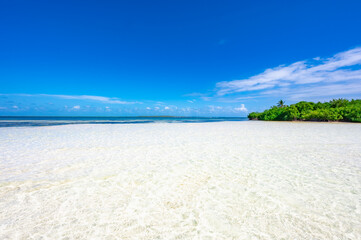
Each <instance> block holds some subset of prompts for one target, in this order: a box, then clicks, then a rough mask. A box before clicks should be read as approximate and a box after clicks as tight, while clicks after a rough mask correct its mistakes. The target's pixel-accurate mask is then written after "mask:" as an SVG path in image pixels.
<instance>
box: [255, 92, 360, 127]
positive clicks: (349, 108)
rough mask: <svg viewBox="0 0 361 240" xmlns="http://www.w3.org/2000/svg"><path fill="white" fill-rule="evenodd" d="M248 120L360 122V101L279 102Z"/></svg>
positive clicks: (341, 99)
mask: <svg viewBox="0 0 361 240" xmlns="http://www.w3.org/2000/svg"><path fill="white" fill-rule="evenodd" d="M248 118H249V119H250V120H265V121H342V122H361V99H352V100H351V101H349V100H347V99H343V98H340V99H333V100H331V101H329V102H323V103H321V102H317V103H314V102H306V101H301V102H298V103H296V104H291V105H289V106H288V105H285V102H284V101H283V100H280V101H279V102H278V104H277V106H272V107H271V108H270V109H267V110H265V111H263V112H252V113H250V114H248Z"/></svg>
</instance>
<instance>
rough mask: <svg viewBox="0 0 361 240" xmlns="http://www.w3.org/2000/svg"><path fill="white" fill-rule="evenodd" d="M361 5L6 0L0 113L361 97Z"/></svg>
mask: <svg viewBox="0 0 361 240" xmlns="http://www.w3.org/2000/svg"><path fill="white" fill-rule="evenodd" d="M360 9H361V1H347V0H346V1H332V0H327V1H321V0H319V1H307V0H303V1H157V0H155V1H138V0H129V1H89V0H87V1H66V0H62V1H37V0H35V1H18V0H3V1H1V2H0V36H1V37H0V115H56V116H58V115H67V116H69V115H73V116H79V115H83V116H93V115H94V116H134V115H181V116H246V115H247V112H250V111H261V110H263V109H265V108H268V107H270V106H271V105H274V104H275V103H276V102H277V101H278V100H280V99H283V100H285V101H286V103H287V104H291V103H294V102H297V101H300V100H310V101H327V100H329V99H332V98H339V97H344V98H361V70H360V69H361V68H360V66H361V48H360V47H361V27H360V26H361V14H360Z"/></svg>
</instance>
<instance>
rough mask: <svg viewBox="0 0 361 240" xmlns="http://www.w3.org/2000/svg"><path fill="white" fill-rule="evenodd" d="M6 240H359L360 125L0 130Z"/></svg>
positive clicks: (0, 230) (1, 218) (0, 233)
mask: <svg viewBox="0 0 361 240" xmlns="http://www.w3.org/2000/svg"><path fill="white" fill-rule="evenodd" d="M0 239H361V125H360V124H346V123H301V122H296V123H292V122H260V121H248V122H218V123H154V124H129V125H66V126H51V127H16V128H1V129H0Z"/></svg>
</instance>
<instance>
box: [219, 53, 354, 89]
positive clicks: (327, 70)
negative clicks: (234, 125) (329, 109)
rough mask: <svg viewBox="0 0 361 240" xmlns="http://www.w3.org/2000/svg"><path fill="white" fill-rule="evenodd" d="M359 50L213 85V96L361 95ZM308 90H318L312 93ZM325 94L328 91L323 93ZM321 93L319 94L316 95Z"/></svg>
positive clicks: (300, 62) (280, 67)
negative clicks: (239, 94)
mask: <svg viewBox="0 0 361 240" xmlns="http://www.w3.org/2000/svg"><path fill="white" fill-rule="evenodd" d="M360 65H361V47H359V48H354V49H351V50H349V51H345V52H341V53H338V54H335V55H334V56H333V57H331V58H328V59H321V58H319V57H317V58H314V59H313V60H311V61H299V62H295V63H292V64H290V65H281V66H278V67H275V68H270V69H267V70H265V71H264V72H263V73H261V74H258V75H255V76H252V77H250V78H247V79H241V80H234V81H228V82H219V83H217V95H218V96H224V95H228V94H233V93H241V92H248V93H249V92H251V93H252V92H253V93H260V94H263V93H264V94H269V93H271V92H272V91H273V90H275V92H277V93H279V94H282V93H285V94H287V93H289V94H290V93H292V94H299V95H300V96H301V95H303V96H310V95H313V96H321V95H327V96H331V95H332V94H335V92H338V93H340V94H353V93H361V88H360V87H359V85H360V84H359V82H360V81H361V69H360ZM351 86H354V87H358V89H354V88H353V87H351ZM312 89H318V91H313V90H312ZM327 90H331V91H329V92H327ZM320 91H323V92H320Z"/></svg>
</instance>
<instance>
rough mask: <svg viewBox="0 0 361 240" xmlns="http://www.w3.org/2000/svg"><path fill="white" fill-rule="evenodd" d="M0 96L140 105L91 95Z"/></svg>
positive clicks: (20, 94)
mask: <svg viewBox="0 0 361 240" xmlns="http://www.w3.org/2000/svg"><path fill="white" fill-rule="evenodd" d="M0 95H10V96H11V95H12V96H22V97H51V98H61V99H74V100H91V101H98V102H102V103H110V104H136V103H138V104H141V102H127V101H122V100H120V99H119V98H115V97H112V98H110V97H103V96H93V95H61V94H22V93H19V94H0Z"/></svg>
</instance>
